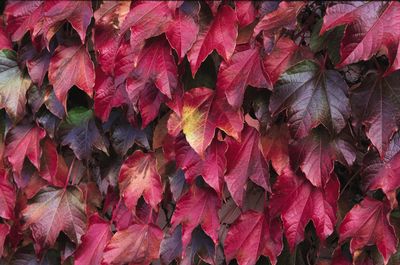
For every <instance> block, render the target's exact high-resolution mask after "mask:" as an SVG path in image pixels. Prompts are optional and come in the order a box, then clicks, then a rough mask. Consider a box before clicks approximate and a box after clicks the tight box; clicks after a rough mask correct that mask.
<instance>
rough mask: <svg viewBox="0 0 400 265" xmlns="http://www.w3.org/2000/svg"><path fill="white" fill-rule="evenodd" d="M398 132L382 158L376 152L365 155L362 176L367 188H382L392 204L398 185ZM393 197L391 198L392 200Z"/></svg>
mask: <svg viewBox="0 0 400 265" xmlns="http://www.w3.org/2000/svg"><path fill="white" fill-rule="evenodd" d="M399 137H400V134H399V133H396V134H395V135H394V136H393V138H392V139H391V140H390V142H389V145H388V149H387V151H386V153H385V156H384V157H383V159H381V158H380V157H379V156H378V155H377V154H376V152H373V153H369V154H367V155H366V156H365V158H364V161H363V164H364V165H365V168H364V169H363V172H362V174H363V176H365V177H366V179H368V189H371V190H376V189H382V190H383V192H385V193H386V195H387V197H388V198H389V199H390V201H391V203H392V205H396V204H397V200H396V190H397V188H398V187H400V175H399V173H398V172H399V169H400V164H399V162H400V142H399V140H400V138H399ZM392 198H393V200H392Z"/></svg>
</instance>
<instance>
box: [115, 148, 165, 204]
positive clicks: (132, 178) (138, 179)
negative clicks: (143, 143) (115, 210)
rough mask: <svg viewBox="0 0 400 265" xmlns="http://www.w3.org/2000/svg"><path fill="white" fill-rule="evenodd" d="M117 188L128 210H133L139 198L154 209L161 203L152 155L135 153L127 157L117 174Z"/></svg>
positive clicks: (140, 152) (159, 182)
mask: <svg viewBox="0 0 400 265" xmlns="http://www.w3.org/2000/svg"><path fill="white" fill-rule="evenodd" d="M118 181H119V188H120V190H121V194H122V196H123V198H124V200H125V204H126V206H128V208H129V209H134V208H135V206H136V204H137V201H138V200H139V198H140V196H142V195H143V197H144V199H145V200H146V202H147V203H149V204H150V205H151V206H152V207H153V208H154V209H156V208H157V205H158V203H159V202H160V201H161V196H162V185H161V177H160V175H159V174H158V171H157V165H156V159H155V157H154V154H152V153H143V152H142V151H140V150H137V151H135V152H134V153H133V154H132V155H131V156H129V157H128V158H127V159H126V160H125V162H124V164H123V165H122V167H121V170H120V172H119V179H118Z"/></svg>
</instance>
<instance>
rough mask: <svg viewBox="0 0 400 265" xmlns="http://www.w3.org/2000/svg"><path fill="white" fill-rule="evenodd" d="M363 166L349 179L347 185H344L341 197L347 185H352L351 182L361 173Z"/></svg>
mask: <svg viewBox="0 0 400 265" xmlns="http://www.w3.org/2000/svg"><path fill="white" fill-rule="evenodd" d="M360 171H361V168H359V169H358V170H357V171H356V172H355V173H354V174H353V175H352V176H351V177H350V178H349V180H348V181H347V183H346V185H344V187H343V189H342V190H341V191H340V194H339V198H340V197H342V195H343V193H344V191H345V190H346V189H347V187H348V186H349V185H350V183H351V182H352V181H353V179H354V178H355V177H356V176H357V175H358V173H360Z"/></svg>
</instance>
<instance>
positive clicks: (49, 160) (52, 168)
mask: <svg viewBox="0 0 400 265" xmlns="http://www.w3.org/2000/svg"><path fill="white" fill-rule="evenodd" d="M42 149H43V153H42V158H41V162H40V173H39V174H40V176H41V177H42V178H44V179H45V180H47V181H48V182H49V183H50V184H51V185H53V186H56V187H64V186H65V184H66V183H67V182H66V181H67V178H68V167H67V165H66V163H65V161H64V158H63V157H62V156H60V155H59V154H58V152H57V147H56V145H55V144H54V142H53V141H52V140H50V139H49V138H46V139H45V140H44V142H43V144H42Z"/></svg>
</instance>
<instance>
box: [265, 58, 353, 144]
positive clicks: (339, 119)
mask: <svg viewBox="0 0 400 265" xmlns="http://www.w3.org/2000/svg"><path fill="white" fill-rule="evenodd" d="M347 89H348V87H347V84H346V82H345V81H344V80H343V78H342V76H341V75H339V73H338V72H336V71H334V70H326V69H324V68H323V67H322V66H320V65H318V64H317V63H315V62H314V61H311V60H305V61H302V62H300V63H298V64H296V65H294V66H293V67H291V68H290V69H289V70H287V71H286V73H284V74H283V75H282V76H281V78H280V79H279V80H278V82H277V83H276V86H275V87H274V93H273V94H272V97H271V101H270V110H271V112H272V113H273V114H274V115H276V114H278V113H280V112H282V111H285V112H286V113H287V115H288V118H289V128H290V129H291V131H292V133H293V135H294V136H295V137H296V138H297V137H298V138H302V137H304V136H307V134H308V133H309V132H310V130H311V129H312V128H315V127H317V126H318V125H320V124H321V125H323V126H324V127H325V128H327V129H328V130H330V131H331V132H336V133H338V132H340V131H341V130H342V129H343V127H344V126H345V125H346V121H347V119H348V118H349V116H350V104H349V100H348V98H347V96H346V91H347Z"/></svg>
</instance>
